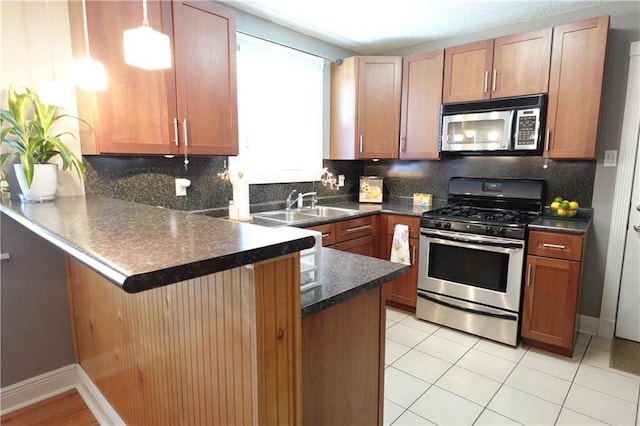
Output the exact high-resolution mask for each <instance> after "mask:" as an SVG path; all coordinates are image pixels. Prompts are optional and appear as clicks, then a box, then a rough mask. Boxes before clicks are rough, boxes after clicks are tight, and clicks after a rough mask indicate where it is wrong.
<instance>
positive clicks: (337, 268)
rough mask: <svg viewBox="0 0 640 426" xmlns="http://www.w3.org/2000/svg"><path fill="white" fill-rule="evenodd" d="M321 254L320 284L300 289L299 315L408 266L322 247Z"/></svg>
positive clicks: (362, 289) (363, 289) (361, 290)
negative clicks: (301, 290)
mask: <svg viewBox="0 0 640 426" xmlns="http://www.w3.org/2000/svg"><path fill="white" fill-rule="evenodd" d="M321 256H322V267H321V273H320V275H321V277H322V280H321V282H322V284H321V285H320V286H318V287H314V288H311V289H309V290H305V291H303V292H302V296H301V303H300V305H301V308H302V318H305V317H308V316H310V315H313V314H315V313H317V312H320V311H322V310H324V309H327V308H329V307H331V306H333V305H336V304H338V303H340V302H343V301H345V300H348V299H350V298H352V297H355V296H358V295H360V294H362V293H364V292H366V291H367V290H370V289H372V288H375V287H377V286H379V285H382V284H384V283H386V282H387V281H390V280H392V279H394V278H397V277H400V276H402V275H404V274H405V273H406V272H407V271H408V270H409V267H408V266H406V265H403V264H400V263H392V262H388V261H386V260H381V259H376V258H373V257H368V256H363V255H360V254H355V253H349V252H344V251H338V250H334V249H330V248H326V247H325V248H323V249H322V255H321Z"/></svg>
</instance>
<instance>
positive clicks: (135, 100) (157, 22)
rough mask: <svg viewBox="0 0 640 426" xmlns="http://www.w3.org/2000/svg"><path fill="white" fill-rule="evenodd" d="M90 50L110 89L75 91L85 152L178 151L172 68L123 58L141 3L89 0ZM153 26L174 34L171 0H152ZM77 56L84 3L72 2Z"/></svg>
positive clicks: (81, 50)
mask: <svg viewBox="0 0 640 426" xmlns="http://www.w3.org/2000/svg"><path fill="white" fill-rule="evenodd" d="M86 6H87V29H88V36H89V42H90V46H91V55H92V57H94V58H95V59H97V60H99V61H100V62H102V64H103V65H104V66H105V68H106V69H107V75H108V83H107V84H108V88H107V90H106V91H95V92H94V91H87V90H81V89H78V90H77V98H78V111H79V115H80V117H82V118H83V119H85V120H87V121H88V122H90V123H91V125H92V127H93V130H90V129H86V128H85V126H82V127H83V129H82V132H81V141H82V153H83V154H99V153H105V154H121V153H134V152H141V153H142V152H144V153H148V154H177V147H176V146H175V145H174V144H172V143H170V141H171V140H172V139H173V130H172V120H173V117H175V116H176V102H175V80H174V79H175V76H174V69H173V68H172V69H169V70H162V71H147V70H144V69H140V68H135V67H132V66H129V65H127V64H125V63H124V53H123V50H122V49H123V48H122V38H123V36H122V32H123V31H124V30H125V29H130V28H136V27H139V26H140V22H141V19H142V8H141V5H140V4H139V3H138V2H128V1H114V2H111V1H98V0H87V2H86ZM148 15H149V23H150V25H151V26H152V27H153V28H154V29H156V30H158V31H162V32H163V33H165V34H168V35H171V34H172V31H171V3H170V2H161V1H149V2H148ZM69 21H70V26H71V34H72V46H73V52H74V56H76V57H82V56H84V55H85V45H84V36H83V34H84V29H83V18H82V4H81V2H80V1H70V2H69Z"/></svg>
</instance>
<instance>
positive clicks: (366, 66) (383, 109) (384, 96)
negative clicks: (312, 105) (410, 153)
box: [330, 56, 402, 160]
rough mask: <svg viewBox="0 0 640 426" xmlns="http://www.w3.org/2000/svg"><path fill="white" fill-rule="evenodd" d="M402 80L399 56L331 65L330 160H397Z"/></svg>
mask: <svg viewBox="0 0 640 426" xmlns="http://www.w3.org/2000/svg"><path fill="white" fill-rule="evenodd" d="M401 79H402V58H400V57H387V56H354V57H351V58H346V59H344V60H343V63H342V64H340V65H337V64H335V63H333V64H331V116H330V121H331V147H330V158H331V159H335V160H354V159H366V158H397V157H398V135H399V132H400V92H401Z"/></svg>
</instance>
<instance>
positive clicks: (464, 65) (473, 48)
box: [442, 40, 493, 103]
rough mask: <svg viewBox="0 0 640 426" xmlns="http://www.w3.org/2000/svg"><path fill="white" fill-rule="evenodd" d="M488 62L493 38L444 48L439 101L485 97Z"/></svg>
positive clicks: (487, 90)
mask: <svg viewBox="0 0 640 426" xmlns="http://www.w3.org/2000/svg"><path fill="white" fill-rule="evenodd" d="M492 63H493V40H486V41H480V42H477V43H470V44H465V45H462V46H455V47H452V48H449V49H446V50H445V51H444V86H443V92H442V102H445V103H447V102H463V101H475V100H479V99H489V97H490V96H491V92H490V91H489V83H490V81H489V79H490V78H491V76H490V72H489V70H490V69H491V64H492Z"/></svg>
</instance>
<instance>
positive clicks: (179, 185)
mask: <svg viewBox="0 0 640 426" xmlns="http://www.w3.org/2000/svg"><path fill="white" fill-rule="evenodd" d="M189 186H191V181H190V180H189V179H176V197H184V196H186V195H187V188H188V187H189Z"/></svg>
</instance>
